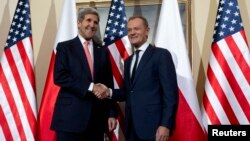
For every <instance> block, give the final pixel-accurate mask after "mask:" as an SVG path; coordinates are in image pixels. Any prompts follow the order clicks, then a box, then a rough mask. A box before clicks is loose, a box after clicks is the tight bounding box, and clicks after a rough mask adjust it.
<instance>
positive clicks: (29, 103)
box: [0, 0, 37, 141]
mask: <svg viewBox="0 0 250 141" xmlns="http://www.w3.org/2000/svg"><path fill="white" fill-rule="evenodd" d="M36 122H37V108H36V93H35V77H34V64H33V47H32V32H31V18H30V4H29V1H28V0H18V2H17V6H16V10H15V13H14V16H13V20H12V23H11V27H10V30H9V34H8V38H7V41H6V44H5V47H4V52H3V55H2V58H1V62H0V139H1V140H6V141H12V140H21V141H26V140H29V141H34V140H36Z"/></svg>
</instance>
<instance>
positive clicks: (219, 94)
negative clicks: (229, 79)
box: [207, 65, 239, 124]
mask: <svg viewBox="0 0 250 141" xmlns="http://www.w3.org/2000/svg"><path fill="white" fill-rule="evenodd" d="M207 76H208V81H209V82H210V85H211V86H212V89H213V91H214V92H215V95H216V97H220V98H219V99H218V100H219V104H221V105H222V108H223V107H227V108H225V109H223V110H224V112H225V113H226V114H227V115H228V116H229V119H230V122H231V123H237V124H238V123H239V122H238V120H237V118H236V116H235V114H234V112H233V110H232V108H231V105H230V103H229V102H228V99H227V96H226V94H225V93H224V90H223V89H222V88H221V85H220V83H219V82H218V80H217V77H216V76H215V73H214V71H213V70H212V69H211V66H210V65H209V66H208V75H207ZM216 97H214V98H211V99H210V101H212V100H214V99H215V98H216ZM214 109H216V107H214ZM220 112H221V111H220ZM220 112H219V113H220ZM217 113H218V112H217ZM211 122H212V123H214V122H213V120H211ZM214 124H219V122H218V121H217V120H216V123H214Z"/></svg>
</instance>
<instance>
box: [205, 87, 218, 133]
mask: <svg viewBox="0 0 250 141" xmlns="http://www.w3.org/2000/svg"><path fill="white" fill-rule="evenodd" d="M210 90H211V89H210ZM203 104H204V105H206V106H205V107H204V109H205V111H206V112H207V113H208V114H207V116H209V122H210V124H211V123H214V124H221V123H220V120H219V118H218V116H217V115H216V112H215V110H214V108H213V107H212V106H213V105H212V104H211V102H210V100H209V98H208V97H207V95H204V96H203ZM219 108H221V106H219ZM205 127H207V126H205ZM206 129H207V128H206Z"/></svg>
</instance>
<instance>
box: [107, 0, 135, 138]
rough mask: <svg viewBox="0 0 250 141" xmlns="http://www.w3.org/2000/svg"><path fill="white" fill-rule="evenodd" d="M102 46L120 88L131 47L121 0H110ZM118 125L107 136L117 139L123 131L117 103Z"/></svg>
mask: <svg viewBox="0 0 250 141" xmlns="http://www.w3.org/2000/svg"><path fill="white" fill-rule="evenodd" d="M103 46H104V47H108V49H109V51H110V54H111V55H110V60H111V64H112V72H113V78H114V87H115V88H116V89H118V88H121V87H122V85H123V70H124V69H123V68H124V66H123V64H124V60H125V59H126V58H127V57H128V56H129V55H131V53H132V49H131V45H130V42H129V40H128V36H127V17H126V11H125V6H124V2H123V0H112V1H111V5H110V10H109V16H108V20H107V25H106V28H105V35H104V39H103ZM117 107H118V110H119V113H118V119H117V120H118V126H117V128H116V130H115V131H114V133H113V134H110V135H109V137H110V138H111V140H112V141H118V140H119V136H121V135H119V130H120V131H121V132H122V133H124V115H123V112H122V110H124V109H121V107H120V106H119V105H117Z"/></svg>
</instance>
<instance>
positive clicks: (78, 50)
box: [72, 37, 92, 79]
mask: <svg viewBox="0 0 250 141" xmlns="http://www.w3.org/2000/svg"><path fill="white" fill-rule="evenodd" d="M72 51H74V53H73V54H75V55H76V56H78V58H80V63H81V64H82V65H83V68H87V69H86V71H87V72H86V73H87V74H86V75H87V76H88V78H89V79H92V77H91V73H90V69H89V66H88V61H87V57H86V55H85V52H84V49H83V45H82V43H81V41H80V39H79V38H78V37H76V38H75V40H74V42H73V46H72ZM83 71H84V72H85V70H83Z"/></svg>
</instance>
